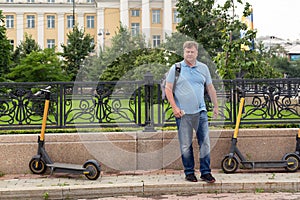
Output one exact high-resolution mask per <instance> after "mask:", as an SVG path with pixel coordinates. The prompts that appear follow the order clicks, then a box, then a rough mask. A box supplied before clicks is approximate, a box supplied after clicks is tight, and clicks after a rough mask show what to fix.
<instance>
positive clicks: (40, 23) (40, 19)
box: [37, 13, 47, 49]
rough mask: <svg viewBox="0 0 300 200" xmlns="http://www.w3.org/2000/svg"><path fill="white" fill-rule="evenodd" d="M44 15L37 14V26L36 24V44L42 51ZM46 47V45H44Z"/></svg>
mask: <svg viewBox="0 0 300 200" xmlns="http://www.w3.org/2000/svg"><path fill="white" fill-rule="evenodd" d="M44 21H45V20H44V13H37V22H38V23H37V24H38V30H37V32H38V44H39V46H40V47H41V48H42V49H44V48H45V39H46V38H45V34H44V26H45V25H44ZM46 47H47V44H46Z"/></svg>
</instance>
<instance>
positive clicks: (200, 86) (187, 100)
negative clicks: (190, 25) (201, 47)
mask: <svg viewBox="0 0 300 200" xmlns="http://www.w3.org/2000/svg"><path fill="white" fill-rule="evenodd" d="M183 50H184V56H183V57H184V60H183V61H181V62H180V64H181V71H180V75H179V78H178V80H177V81H176V83H175V84H176V86H174V85H173V84H174V80H175V65H173V66H172V67H171V68H170V72H169V73H168V76H167V78H166V89H165V92H166V97H167V99H168V101H169V103H170V105H171V106H172V110H173V113H174V116H175V118H176V125H177V129H178V139H179V143H180V151H181V158H182V163H183V166H184V173H185V176H186V180H187V181H191V182H197V181H198V180H197V178H196V176H195V170H194V166H195V161H194V153H193V147H192V140H193V130H195V131H196V136H197V141H198V145H199V152H200V173H201V176H200V178H201V179H202V180H204V181H206V182H208V183H214V182H215V181H216V180H215V178H214V177H213V176H212V175H211V169H210V140H209V129H208V116H207V110H206V106H205V100H204V87H205V85H206V90H207V92H208V95H209V96H210V99H211V101H212V103H213V105H214V108H213V117H214V118H216V117H217V115H218V102H217V95H216V90H215V88H214V86H213V84H212V79H211V75H210V72H209V69H208V67H207V66H206V65H205V64H204V63H201V62H199V61H197V56H198V43H196V42H194V41H187V42H185V43H184V44H183ZM173 87H175V91H173ZM173 92H174V94H173Z"/></svg>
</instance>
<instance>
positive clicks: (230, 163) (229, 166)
mask: <svg viewBox="0 0 300 200" xmlns="http://www.w3.org/2000/svg"><path fill="white" fill-rule="evenodd" d="M238 166H239V162H238V160H237V159H236V158H235V157H232V158H230V157H229V156H225V157H224V158H223V160H222V169H223V171H224V172H225V173H226V174H230V173H234V172H235V171H236V170H237V168H238Z"/></svg>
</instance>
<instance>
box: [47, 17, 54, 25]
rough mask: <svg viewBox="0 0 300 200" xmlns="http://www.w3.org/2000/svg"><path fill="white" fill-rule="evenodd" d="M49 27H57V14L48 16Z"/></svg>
mask: <svg viewBox="0 0 300 200" xmlns="http://www.w3.org/2000/svg"><path fill="white" fill-rule="evenodd" d="M47 28H55V16H54V15H48V16H47Z"/></svg>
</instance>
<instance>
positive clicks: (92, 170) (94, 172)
mask: <svg viewBox="0 0 300 200" xmlns="http://www.w3.org/2000/svg"><path fill="white" fill-rule="evenodd" d="M83 167H84V168H86V170H87V171H88V172H89V173H88V174H85V176H86V177H87V178H88V179H89V180H96V179H97V178H99V176H100V170H99V167H98V166H97V165H96V164H95V163H93V162H87V163H85V164H84V166H83Z"/></svg>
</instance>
